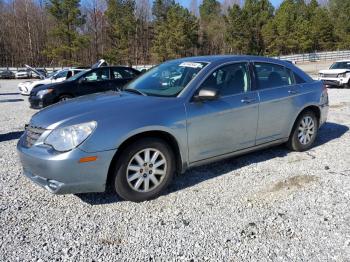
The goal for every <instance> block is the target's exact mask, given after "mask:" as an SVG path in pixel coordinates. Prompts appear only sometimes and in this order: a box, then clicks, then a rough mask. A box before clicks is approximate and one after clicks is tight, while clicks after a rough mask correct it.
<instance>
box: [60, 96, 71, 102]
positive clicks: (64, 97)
mask: <svg viewBox="0 0 350 262" xmlns="http://www.w3.org/2000/svg"><path fill="white" fill-rule="evenodd" d="M69 99H72V97H71V96H70V95H62V96H60V98H59V99H58V101H59V102H63V101H67V100H69Z"/></svg>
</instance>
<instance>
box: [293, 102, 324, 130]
mask: <svg viewBox="0 0 350 262" xmlns="http://www.w3.org/2000/svg"><path fill="white" fill-rule="evenodd" d="M306 111H312V112H314V113H315V115H316V117H317V120H318V122H320V118H321V109H320V107H319V106H317V105H314V104H310V105H307V106H305V107H303V108H302V109H301V110H300V111H299V112H298V114H297V115H296V117H295V118H294V121H293V125H292V126H291V128H290V129H289V136H290V135H291V134H292V132H293V130H294V127H295V125H296V122H297V120H298V118H299V116H300V115H301V114H303V113H304V112H306ZM318 124H319V123H318Z"/></svg>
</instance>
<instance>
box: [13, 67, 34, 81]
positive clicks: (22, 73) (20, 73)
mask: <svg viewBox="0 0 350 262" xmlns="http://www.w3.org/2000/svg"><path fill="white" fill-rule="evenodd" d="M15 77H16V78H17V79H21V78H22V79H23V78H31V77H32V74H31V72H30V70H28V69H20V70H18V71H17V72H16V73H15Z"/></svg>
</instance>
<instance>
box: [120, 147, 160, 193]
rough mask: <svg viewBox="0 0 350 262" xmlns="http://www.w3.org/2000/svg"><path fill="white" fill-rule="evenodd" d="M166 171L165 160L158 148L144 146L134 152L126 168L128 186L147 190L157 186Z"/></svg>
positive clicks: (141, 190)
mask: <svg viewBox="0 0 350 262" xmlns="http://www.w3.org/2000/svg"><path fill="white" fill-rule="evenodd" d="M166 172H167V162H166V159H165V157H164V155H163V154H162V152H160V151H159V150H158V149H154V148H146V149H144V150H142V151H139V152H138V153H136V154H135V155H134V156H133V157H132V158H131V160H130V162H129V164H128V167H127V169H126V178H127V181H128V184H129V186H130V187H131V188H132V189H133V190H135V191H137V192H143V193H145V192H149V191H152V190H154V189H155V188H156V187H158V186H159V185H160V184H161V182H162V180H163V178H164V176H165V175H166Z"/></svg>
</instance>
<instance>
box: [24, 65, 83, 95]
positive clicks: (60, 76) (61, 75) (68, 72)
mask: <svg viewBox="0 0 350 262" xmlns="http://www.w3.org/2000/svg"><path fill="white" fill-rule="evenodd" d="M81 71H85V70H84V69H75V68H69V69H63V70H60V71H57V72H56V73H55V74H53V75H52V76H51V77H48V78H44V79H41V80H36V81H26V82H22V83H19V84H18V89H19V91H20V93H21V94H22V95H29V94H30V92H31V91H32V90H33V88H35V87H38V86H41V85H47V84H52V83H59V82H63V81H64V80H66V79H68V78H70V77H71V76H74V75H75V74H77V73H79V72H81Z"/></svg>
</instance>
